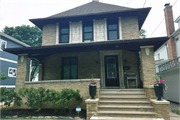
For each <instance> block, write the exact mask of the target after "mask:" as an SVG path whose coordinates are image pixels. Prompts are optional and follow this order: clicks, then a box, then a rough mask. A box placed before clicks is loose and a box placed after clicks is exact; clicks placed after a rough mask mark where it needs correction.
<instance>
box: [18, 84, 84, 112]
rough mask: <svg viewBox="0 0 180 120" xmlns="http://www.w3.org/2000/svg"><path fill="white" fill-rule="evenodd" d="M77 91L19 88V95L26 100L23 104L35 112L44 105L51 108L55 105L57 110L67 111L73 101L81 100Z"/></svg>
mask: <svg viewBox="0 0 180 120" xmlns="http://www.w3.org/2000/svg"><path fill="white" fill-rule="evenodd" d="M79 93H80V91H79V90H76V91H74V90H72V89H67V88H66V89H63V90H62V91H61V92H58V91H55V90H49V89H47V90H45V88H42V87H40V88H38V89H35V88H33V87H31V88H29V89H28V88H21V89H20V90H19V94H20V95H21V96H22V97H25V98H26V99H27V103H25V104H26V105H27V106H28V107H31V108H33V109H37V108H39V109H38V110H36V112H38V111H39V110H41V108H42V107H43V105H44V104H46V103H51V105H52V106H54V105H56V106H58V108H59V109H68V108H69V107H68V104H69V103H70V102H72V101H75V100H82V97H81V96H80V94H79Z"/></svg>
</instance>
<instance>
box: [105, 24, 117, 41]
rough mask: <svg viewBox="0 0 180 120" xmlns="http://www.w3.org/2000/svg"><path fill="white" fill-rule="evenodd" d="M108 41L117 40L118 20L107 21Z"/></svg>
mask: <svg viewBox="0 0 180 120" xmlns="http://www.w3.org/2000/svg"><path fill="white" fill-rule="evenodd" d="M107 31H108V40H116V39H119V34H118V33H119V29H118V20H114V21H110V20H109V21H107Z"/></svg>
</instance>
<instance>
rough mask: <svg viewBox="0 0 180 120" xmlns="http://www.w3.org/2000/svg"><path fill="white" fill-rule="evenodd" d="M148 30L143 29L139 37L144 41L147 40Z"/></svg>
mask: <svg viewBox="0 0 180 120" xmlns="http://www.w3.org/2000/svg"><path fill="white" fill-rule="evenodd" d="M146 36H147V35H146V30H144V29H141V30H140V31H139V37H140V38H141V39H144V38H146Z"/></svg>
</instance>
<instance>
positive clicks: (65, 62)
mask: <svg viewBox="0 0 180 120" xmlns="http://www.w3.org/2000/svg"><path fill="white" fill-rule="evenodd" d="M62 65H63V79H70V61H69V59H67V58H65V59H63V62H62Z"/></svg>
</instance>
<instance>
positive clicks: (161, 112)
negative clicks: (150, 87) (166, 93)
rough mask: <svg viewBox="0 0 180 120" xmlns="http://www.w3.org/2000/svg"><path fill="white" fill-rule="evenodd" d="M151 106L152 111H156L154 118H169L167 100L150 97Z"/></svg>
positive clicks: (167, 119)
mask: <svg viewBox="0 0 180 120" xmlns="http://www.w3.org/2000/svg"><path fill="white" fill-rule="evenodd" d="M150 101H151V106H153V110H154V112H156V113H157V116H156V118H164V119H165V120H170V115H169V101H166V100H163V101H157V100H156V99H151V100H150Z"/></svg>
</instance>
